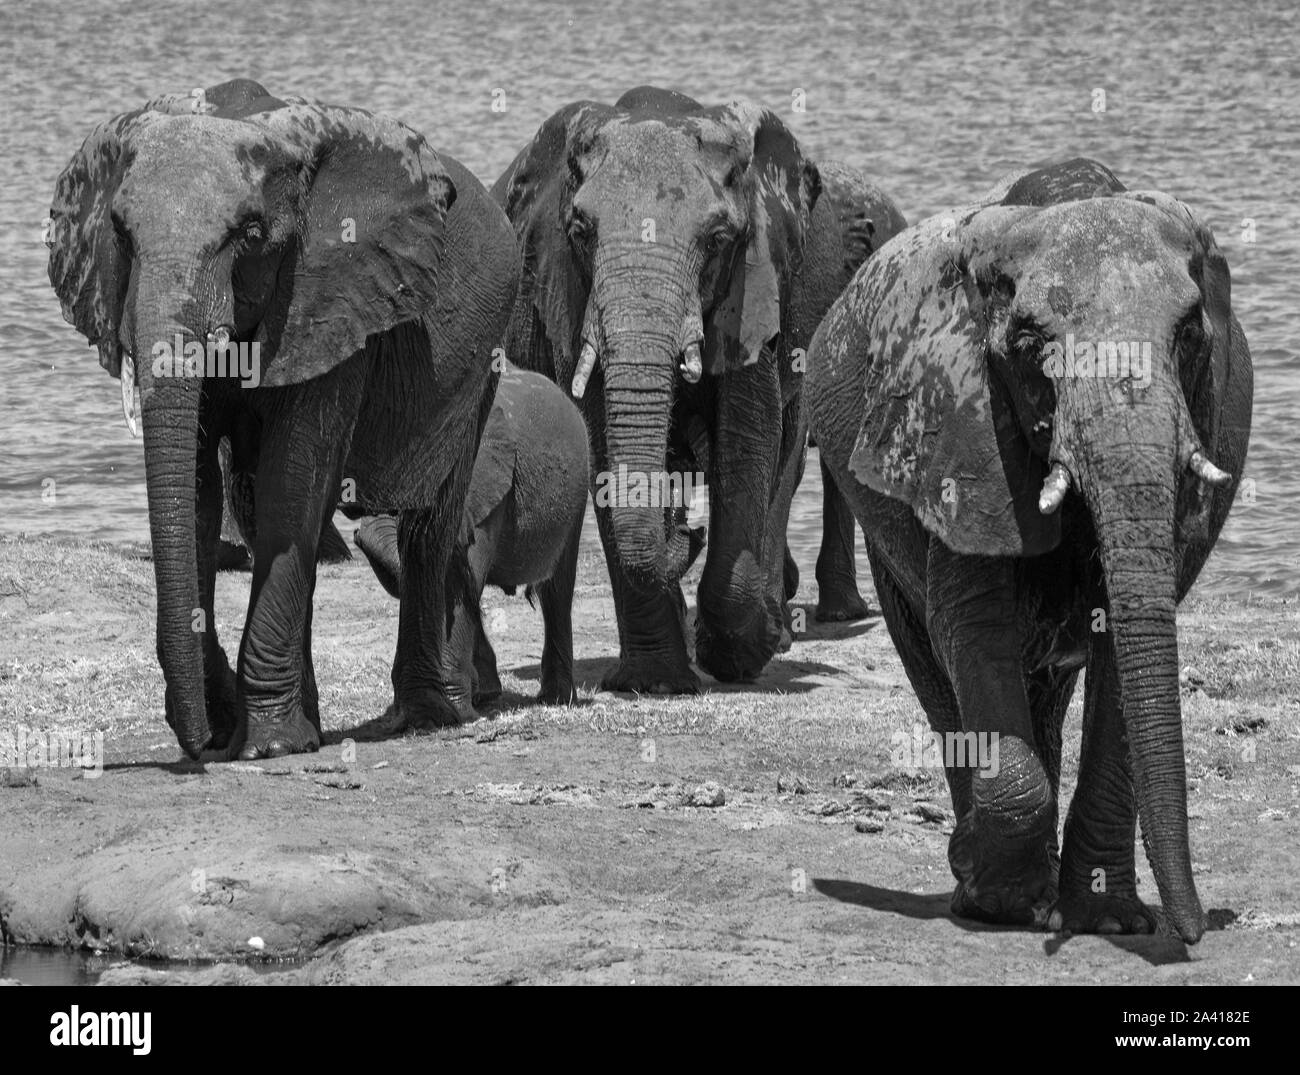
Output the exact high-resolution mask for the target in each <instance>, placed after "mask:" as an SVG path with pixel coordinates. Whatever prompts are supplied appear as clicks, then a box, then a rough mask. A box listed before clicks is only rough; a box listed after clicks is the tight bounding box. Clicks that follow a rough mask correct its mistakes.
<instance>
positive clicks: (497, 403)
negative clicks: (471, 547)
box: [462, 372, 519, 541]
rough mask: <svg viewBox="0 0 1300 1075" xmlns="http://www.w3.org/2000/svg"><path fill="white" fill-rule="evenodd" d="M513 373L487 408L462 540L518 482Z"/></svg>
mask: <svg viewBox="0 0 1300 1075" xmlns="http://www.w3.org/2000/svg"><path fill="white" fill-rule="evenodd" d="M511 376H512V375H511V373H509V372H507V373H506V374H504V375H503V376H502V378H501V382H500V383H499V384H498V385H497V394H496V398H495V399H493V401H492V409H491V411H489V412H488V419H487V423H486V424H485V425H484V426H483V436H482V438H481V439H480V440H479V446H478V454H477V455H476V456H475V457H474V473H473V475H472V476H471V478H470V481H469V491H468V492H467V493H466V494H465V511H464V533H463V534H462V539H463V540H466V541H468V540H471V539H472V537H473V532H474V528H475V527H476V526H478V525H479V524H480V523H481V522H483V521H484V520H485V519H486V518H487V517H488V516H489V515H491V514H492V512H493V510H495V508H496V507H497V505H499V504H500V503H501V502H502V501H503V500H505V499H506V497H508V496H509V495H510V493H511V490H512V489H513V488H514V485H515V465H516V463H517V462H518V458H519V446H518V444H517V443H516V439H515V430H516V429H517V425H516V423H515V420H514V415H513V409H514V400H515V396H514V392H513V390H512V388H511V384H512V383H513V382H512V381H508V380H507V378H511Z"/></svg>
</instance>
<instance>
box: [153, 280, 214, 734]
mask: <svg viewBox="0 0 1300 1075" xmlns="http://www.w3.org/2000/svg"><path fill="white" fill-rule="evenodd" d="M189 301H190V298H189V292H188V291H187V290H186V289H184V288H179V289H178V288H176V287H175V286H174V285H173V287H170V288H167V289H166V290H163V289H162V288H155V289H154V290H153V291H152V292H151V291H150V290H149V288H148V286H147V285H143V286H142V287H141V289H140V294H139V299H138V303H137V306H138V308H139V309H142V310H151V311H161V310H180V309H182V308H183V307H184V305H185V304H187V303H189ZM135 336H136V348H137V349H136V354H137V356H138V357H137V362H136V370H137V375H138V376H139V381H140V394H141V406H142V409H143V420H144V461H145V480H146V484H147V488H148V496H149V533H150V536H151V539H152V542H153V564H154V578H155V580H156V583H157V590H158V661H159V664H160V665H161V666H162V671H163V678H164V679H165V680H166V684H167V692H166V709H167V720H168V723H169V724H171V726H172V729H173V730H174V731H175V732H176V737H177V739H179V740H180V744H181V746H182V748H184V750H185V753H186V754H188V755H189V756H190V757H191V758H197V757H198V756H199V754H200V752H201V751H202V750H203V749H204V748H205V747H207V746H208V744H209V743H210V742H211V739H212V733H211V730H210V729H209V727H208V720H207V712H206V708H205V703H204V693H203V682H204V680H203V647H202V632H203V631H206V630H207V629H208V628H209V626H210V625H209V624H206V623H201V622H198V620H197V619H196V617H202V615H203V613H202V611H201V602H200V599H199V579H198V556H197V547H196V543H195V541H196V539H195V496H196V478H195V473H196V471H195V466H196V460H197V450H198V431H199V430H198V425H199V422H198V419H199V401H200V397H201V394H202V388H203V381H202V378H201V377H198V376H185V375H183V373H184V371H183V369H181V368H179V367H178V368H176V369H173V368H172V367H171V363H170V362H166V363H159V366H158V368H157V370H156V369H155V366H154V358H153V354H152V352H153V349H154V347H155V346H156V345H158V344H163V345H165V346H166V347H167V349H168V351H167V353H168V354H171V351H172V349H173V345H174V341H175V340H176V339H177V338H179V339H181V340H182V341H183V342H184V343H186V344H188V343H190V342H191V341H193V340H195V338H196V337H195V336H194V335H193V333H191V332H189V331H188V330H186V329H185V328H183V327H182V325H181V324H180V323H179V322H176V321H173V320H171V319H169V318H166V317H165V316H157V315H155V316H152V317H151V318H149V319H148V320H145V321H140V322H138V324H137V329H136V333H135ZM175 357H177V358H179V357H180V356H175ZM156 374H162V375H156Z"/></svg>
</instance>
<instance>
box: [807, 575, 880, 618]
mask: <svg viewBox="0 0 1300 1075" xmlns="http://www.w3.org/2000/svg"><path fill="white" fill-rule="evenodd" d="M817 590H818V596H817V611H816V612H814V613H813V618H814V619H815V620H816V621H817V622H818V623H848V622H850V621H852V620H865V619H866V618H867V617H868V616H870V615H871V608H870V606H868V604H867V603H866V601H864V600H863V599H862V595H861V594H860V593H858V588H857V586H855V585H852V584H849V585H846V586H818V588H817Z"/></svg>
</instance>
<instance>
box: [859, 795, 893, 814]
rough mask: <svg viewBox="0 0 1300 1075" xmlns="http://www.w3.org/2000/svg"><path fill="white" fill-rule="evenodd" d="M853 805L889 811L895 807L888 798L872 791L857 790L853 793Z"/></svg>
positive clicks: (864, 808) (860, 807)
mask: <svg viewBox="0 0 1300 1075" xmlns="http://www.w3.org/2000/svg"><path fill="white" fill-rule="evenodd" d="M853 805H854V806H856V807H858V808H859V809H862V810H880V811H883V812H884V813H886V814H887V813H889V812H890V811H891V810H892V809H893V808H894V807H893V804H892V803H890V802H889V800H888V799H884V798H881V796H879V795H877V794H874V793H872V792H870V791H856V792H854V793H853Z"/></svg>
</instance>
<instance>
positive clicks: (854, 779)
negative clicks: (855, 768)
mask: <svg viewBox="0 0 1300 1075" xmlns="http://www.w3.org/2000/svg"><path fill="white" fill-rule="evenodd" d="M831 783H832V784H834V785H835V786H836V787H837V788H852V787H856V786H857V783H858V774H857V773H840V775H839V776H837V777H836V778H835V779H834V780H832V781H831Z"/></svg>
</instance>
